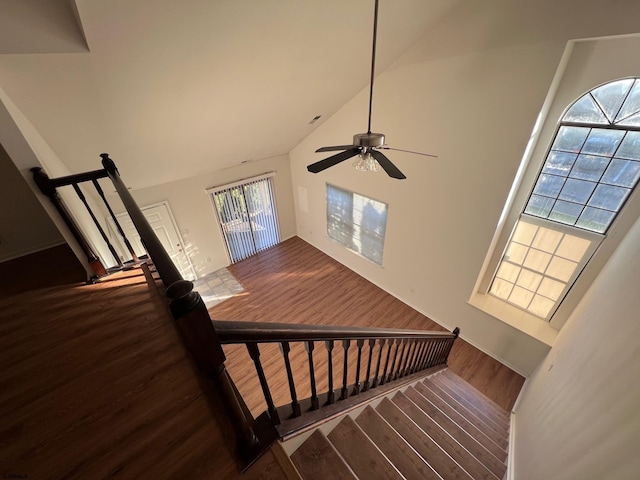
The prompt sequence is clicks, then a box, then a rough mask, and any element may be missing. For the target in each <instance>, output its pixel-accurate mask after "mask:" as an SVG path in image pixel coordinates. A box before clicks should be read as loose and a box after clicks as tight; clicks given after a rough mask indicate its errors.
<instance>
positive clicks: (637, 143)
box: [616, 132, 640, 160]
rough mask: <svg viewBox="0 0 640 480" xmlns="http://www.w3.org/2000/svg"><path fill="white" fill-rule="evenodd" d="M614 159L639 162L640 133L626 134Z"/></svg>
mask: <svg viewBox="0 0 640 480" xmlns="http://www.w3.org/2000/svg"><path fill="white" fill-rule="evenodd" d="M616 158H629V159H631V160H640V132H627V135H626V136H625V137H624V140H623V141H622V144H621V145H620V148H619V149H618V151H617V152H616Z"/></svg>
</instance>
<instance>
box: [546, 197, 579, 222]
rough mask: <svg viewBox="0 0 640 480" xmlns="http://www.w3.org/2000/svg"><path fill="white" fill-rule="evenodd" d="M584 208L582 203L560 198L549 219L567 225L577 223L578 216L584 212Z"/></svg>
mask: <svg viewBox="0 0 640 480" xmlns="http://www.w3.org/2000/svg"><path fill="white" fill-rule="evenodd" d="M582 208H583V207H582V205H579V204H577V203H569V202H563V201H562V200H558V201H557V202H556V204H555V205H554V206H553V210H552V211H551V214H550V215H549V219H550V220H555V221H556V222H560V223H566V224H567V225H575V223H576V220H578V217H579V216H580V213H581V212H582Z"/></svg>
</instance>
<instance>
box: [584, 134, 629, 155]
mask: <svg viewBox="0 0 640 480" xmlns="http://www.w3.org/2000/svg"><path fill="white" fill-rule="evenodd" d="M624 134H625V132H624V131H623V130H605V129H602V128H594V129H593V130H591V133H590V134H589V137H588V138H587V141H586V142H585V144H584V146H583V147H582V153H593V154H596V155H604V156H612V155H613V154H614V152H615V151H616V149H617V148H618V145H620V141H621V140H622V137H624Z"/></svg>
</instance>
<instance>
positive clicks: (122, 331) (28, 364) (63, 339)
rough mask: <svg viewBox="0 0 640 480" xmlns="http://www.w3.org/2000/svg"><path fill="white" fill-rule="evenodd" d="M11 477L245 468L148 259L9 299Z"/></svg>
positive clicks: (5, 303)
mask: <svg viewBox="0 0 640 480" xmlns="http://www.w3.org/2000/svg"><path fill="white" fill-rule="evenodd" d="M0 364H1V365H2V370H1V371H0V406H1V407H0V477H2V478H29V479H61V478H65V479H94V478H123V479H124V478H126V479H137V478H158V479H169V478H175V479H187V478H188V479H236V478H250V479H263V480H267V479H270V480H277V479H280V478H282V472H281V470H280V469H279V467H278V465H277V463H276V462H275V460H274V457H273V455H271V453H268V454H267V455H266V456H265V457H263V458H262V459H260V463H259V465H256V466H255V467H254V468H252V470H250V472H249V474H247V475H246V476H245V477H242V476H241V475H240V473H239V469H238V466H237V465H236V461H235V455H234V452H233V441H232V439H231V437H230V436H229V435H228V434H226V433H225V430H223V429H221V422H220V421H219V419H218V418H217V417H216V411H219V410H217V406H216V405H215V403H212V400H211V399H210V398H209V397H208V396H207V395H205V393H204V392H203V389H202V385H201V383H200V381H199V379H198V376H197V375H196V373H195V371H194V368H193V366H192V364H191V361H190V359H189V357H188V355H187V353H186V352H185V350H184V348H183V347H182V343H181V341H180V338H179V336H178V334H177V332H176V330H175V328H174V326H173V323H172V320H171V319H170V318H169V317H168V315H167V313H166V310H165V309H164V306H163V305H162V304H161V303H159V297H157V296H156V297H154V291H153V290H150V289H149V287H148V285H147V282H146V280H145V277H144V275H143V273H142V271H141V270H140V269H136V270H131V271H128V272H123V273H119V274H116V275H113V276H112V277H109V278H108V279H107V280H105V281H103V282H101V283H99V284H96V285H78V286H75V287H57V288H49V289H44V290H37V291H32V292H29V293H23V294H20V295H15V296H12V297H8V298H3V299H1V300H0Z"/></svg>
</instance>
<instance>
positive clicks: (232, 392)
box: [167, 280, 259, 452]
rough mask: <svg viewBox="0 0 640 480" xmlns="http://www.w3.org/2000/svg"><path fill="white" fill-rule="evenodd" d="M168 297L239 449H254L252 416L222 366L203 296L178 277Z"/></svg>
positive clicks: (216, 337) (187, 344) (180, 330)
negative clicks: (214, 388) (219, 396)
mask: <svg viewBox="0 0 640 480" xmlns="http://www.w3.org/2000/svg"><path fill="white" fill-rule="evenodd" d="M167 297H169V299H170V300H171V303H170V308H171V313H172V315H173V318H174V319H175V321H176V325H177V327H178V331H179V332H180V334H181V336H182V338H183V340H184V343H185V345H186V346H187V349H188V350H189V352H190V353H191V355H192V356H193V358H194V359H195V361H196V363H197V365H198V367H199V368H200V370H201V371H202V372H203V373H204V374H205V375H206V376H207V377H208V378H209V379H211V380H213V381H214V383H215V384H216V386H217V387H218V389H219V391H220V392H222V399H223V401H224V403H225V407H226V409H227V412H228V414H229V415H230V417H231V423H232V424H233V426H234V428H235V430H236V433H237V435H238V438H239V439H240V448H241V449H242V450H243V451H245V452H249V451H251V450H253V449H255V446H256V445H257V444H258V443H259V442H258V438H257V437H256V434H255V432H254V430H253V423H254V420H253V417H252V416H251V414H250V413H249V411H248V410H247V408H246V406H244V405H243V402H242V400H241V399H240V396H239V393H238V391H237V390H236V387H235V385H234V384H233V381H232V380H231V378H230V377H229V373H228V372H227V369H226V368H225V365H224V362H225V360H226V356H225V354H224V351H223V350H222V345H221V344H220V342H219V340H218V335H217V333H216V331H215V329H214V328H213V324H212V323H211V317H209V312H208V311H207V307H206V306H205V304H204V302H203V300H202V297H200V294H199V293H198V292H196V291H194V290H193V283H192V282H190V281H188V280H178V281H177V282H174V283H172V284H171V285H169V287H168V288H167Z"/></svg>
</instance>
